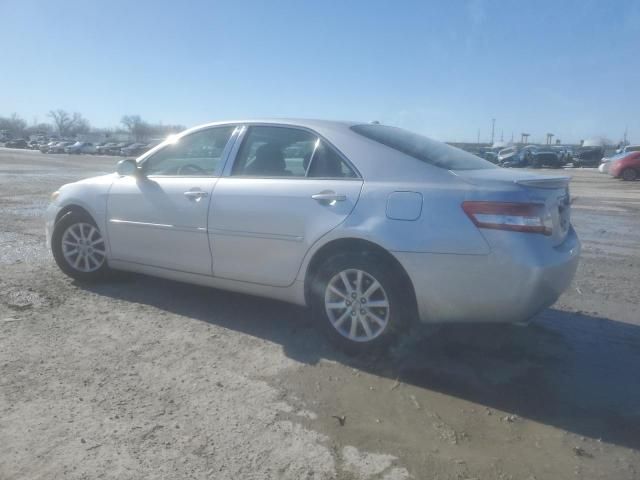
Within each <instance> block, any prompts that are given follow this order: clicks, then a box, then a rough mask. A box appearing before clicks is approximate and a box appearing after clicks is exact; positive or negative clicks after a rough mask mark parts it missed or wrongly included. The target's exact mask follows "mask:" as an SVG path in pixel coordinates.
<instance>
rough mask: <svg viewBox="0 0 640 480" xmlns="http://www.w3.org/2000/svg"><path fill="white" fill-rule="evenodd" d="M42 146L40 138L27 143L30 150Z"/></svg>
mask: <svg viewBox="0 0 640 480" xmlns="http://www.w3.org/2000/svg"><path fill="white" fill-rule="evenodd" d="M39 147H40V142H39V141H38V140H31V141H30V142H29V144H28V145H27V148H28V149H29V150H37V149H38V148H39Z"/></svg>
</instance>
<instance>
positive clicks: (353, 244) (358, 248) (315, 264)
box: [304, 238, 418, 315]
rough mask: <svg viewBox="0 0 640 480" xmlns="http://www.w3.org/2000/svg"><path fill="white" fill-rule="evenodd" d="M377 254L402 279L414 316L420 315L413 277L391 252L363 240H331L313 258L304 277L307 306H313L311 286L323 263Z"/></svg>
mask: <svg viewBox="0 0 640 480" xmlns="http://www.w3.org/2000/svg"><path fill="white" fill-rule="evenodd" d="M366 252H368V253H375V254H377V255H380V256H382V257H384V258H386V259H387V260H388V261H389V264H390V265H391V267H392V268H393V270H394V272H395V273H396V274H397V275H398V277H399V278H400V281H401V282H402V284H403V286H404V287H405V288H406V293H407V295H409V297H410V301H411V306H412V312H411V313H412V315H417V313H418V303H417V299H416V293H415V289H414V287H413V282H412V281H411V277H409V274H408V273H407V271H406V270H405V268H404V267H403V266H402V264H401V263H400V261H399V260H398V259H397V258H396V257H395V256H394V255H393V254H391V252H389V251H388V250H387V249H386V248H384V247H381V246H380V245H378V244H376V243H374V242H372V241H370V240H364V239H361V238H338V239H335V240H331V241H329V242H327V243H326V244H324V245H323V246H322V247H320V248H319V249H318V250H317V251H316V252H315V253H314V254H313V256H312V257H311V259H310V260H309V263H308V265H307V268H306V271H305V275H304V299H305V303H306V304H307V305H311V286H312V282H313V279H314V278H315V276H316V274H317V273H318V271H319V269H320V267H321V265H322V264H323V262H324V261H325V260H326V259H328V258H329V257H331V256H332V255H335V254H338V253H354V254H356V253H366Z"/></svg>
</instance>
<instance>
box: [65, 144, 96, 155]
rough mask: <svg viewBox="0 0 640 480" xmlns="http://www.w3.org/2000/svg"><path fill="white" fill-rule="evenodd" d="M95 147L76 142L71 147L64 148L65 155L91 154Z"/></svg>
mask: <svg viewBox="0 0 640 480" xmlns="http://www.w3.org/2000/svg"><path fill="white" fill-rule="evenodd" d="M95 150H96V147H94V146H93V143H91V142H76V143H74V144H73V145H69V146H68V147H65V149H64V151H65V153H76V154H79V153H93V152H95Z"/></svg>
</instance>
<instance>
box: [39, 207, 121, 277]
mask: <svg viewBox="0 0 640 480" xmlns="http://www.w3.org/2000/svg"><path fill="white" fill-rule="evenodd" d="M51 249H52V252H53V258H54V259H55V261H56V263H57V264H58V266H59V267H60V269H61V270H62V271H63V272H64V273H66V274H67V275H69V276H70V277H72V278H75V279H76V280H80V281H85V282H91V281H96V280H101V279H104V278H105V277H106V276H108V274H109V273H110V269H109V266H108V264H107V256H106V255H107V252H106V244H105V240H104V237H103V236H102V233H101V232H100V230H99V229H98V226H97V225H96V223H95V222H94V221H93V219H92V218H91V217H90V216H89V215H88V214H86V213H82V212H76V211H71V212H69V213H67V214H65V215H64V216H63V217H62V218H61V219H60V220H58V222H56V225H55V227H54V230H53V235H52V237H51Z"/></svg>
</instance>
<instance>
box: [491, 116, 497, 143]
mask: <svg viewBox="0 0 640 480" xmlns="http://www.w3.org/2000/svg"><path fill="white" fill-rule="evenodd" d="M495 129H496V119H495V118H492V119H491V145H492V146H493V141H494V139H495V137H494V133H495Z"/></svg>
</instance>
